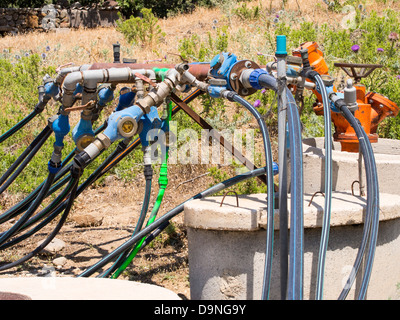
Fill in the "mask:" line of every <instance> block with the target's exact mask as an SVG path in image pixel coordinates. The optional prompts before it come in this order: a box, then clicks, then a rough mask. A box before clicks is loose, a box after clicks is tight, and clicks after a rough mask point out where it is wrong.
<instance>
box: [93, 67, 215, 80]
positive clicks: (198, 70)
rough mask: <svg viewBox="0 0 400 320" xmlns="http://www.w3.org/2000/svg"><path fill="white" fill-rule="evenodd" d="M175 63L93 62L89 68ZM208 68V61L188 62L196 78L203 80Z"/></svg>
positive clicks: (190, 70)
mask: <svg viewBox="0 0 400 320" xmlns="http://www.w3.org/2000/svg"><path fill="white" fill-rule="evenodd" d="M175 66H176V64H170V63H94V64H92V65H91V67H90V68H89V70H96V69H108V68H126V67H128V68H131V69H147V70H148V69H153V68H168V69H173V68H175ZM209 70H210V64H209V63H191V64H190V63H189V72H190V73H191V74H193V75H194V76H195V77H196V79H197V80H200V81H204V80H205V79H206V78H207V76H208V71H209Z"/></svg>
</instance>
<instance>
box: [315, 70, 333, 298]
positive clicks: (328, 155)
mask: <svg viewBox="0 0 400 320" xmlns="http://www.w3.org/2000/svg"><path fill="white" fill-rule="evenodd" d="M315 81H316V82H317V84H318V86H319V88H320V91H321V95H322V102H323V106H324V125H325V186H324V192H325V197H324V199H325V204H324V217H323V222H322V232H321V240H320V248H319V255H318V266H317V285H316V294H315V295H316V299H317V300H321V299H322V298H323V286H324V272H325V261H326V252H327V249H328V241H329V231H330V223H331V222H330V221H331V207H332V130H331V110H330V104H329V98H328V93H327V90H326V87H325V84H324V82H323V80H322V78H321V76H320V75H319V74H318V73H316V75H315Z"/></svg>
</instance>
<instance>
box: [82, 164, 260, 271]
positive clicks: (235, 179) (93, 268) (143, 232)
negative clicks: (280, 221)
mask: <svg viewBox="0 0 400 320" xmlns="http://www.w3.org/2000/svg"><path fill="white" fill-rule="evenodd" d="M266 171H267V169H266V168H258V169H255V170H252V171H249V172H247V173H243V174H240V175H237V176H235V177H233V178H230V179H228V180H225V181H223V182H221V183H218V184H216V185H215V186H213V187H211V188H209V189H207V190H205V191H202V192H200V193H198V194H197V195H195V196H194V197H192V198H190V199H188V200H186V201H185V202H183V203H181V204H180V205H178V206H177V207H175V208H174V209H172V210H170V211H168V212H167V213H166V214H164V215H163V216H162V217H160V218H159V219H157V220H155V221H154V222H153V223H152V224H150V225H149V226H146V227H145V228H144V229H143V230H141V231H140V232H138V233H137V234H136V235H135V236H133V237H132V238H130V239H129V240H127V241H126V242H125V243H123V244H122V245H120V246H119V247H118V248H116V249H115V250H114V251H112V252H111V253H109V254H108V255H107V256H105V257H104V258H103V259H101V260H100V261H98V262H97V263H95V264H94V265H92V266H91V267H89V268H88V269H86V270H85V271H84V272H82V273H81V274H80V275H79V276H78V277H89V276H91V275H92V274H93V273H94V272H96V271H97V270H98V269H100V268H102V267H103V266H105V265H106V264H107V263H109V262H110V261H112V260H113V259H115V258H116V257H118V256H119V255H120V254H121V253H123V252H125V251H126V250H128V249H130V248H133V247H134V246H135V245H136V243H137V242H138V241H140V240H141V239H142V238H143V237H145V236H147V235H148V234H150V233H151V232H152V231H153V230H155V229H157V228H158V227H160V226H161V225H162V224H164V223H165V222H167V221H169V220H170V219H172V218H173V217H175V216H176V215H178V214H179V213H181V212H182V211H183V209H184V205H185V203H187V202H188V201H191V200H194V199H202V198H205V197H208V196H210V195H213V194H215V193H217V192H219V191H221V190H223V189H226V188H229V187H231V186H233V185H235V184H237V183H239V182H241V181H244V180H247V179H250V178H253V177H257V176H259V175H263V174H265V173H266Z"/></svg>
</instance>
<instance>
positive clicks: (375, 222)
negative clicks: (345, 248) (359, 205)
mask: <svg viewBox="0 0 400 320" xmlns="http://www.w3.org/2000/svg"><path fill="white" fill-rule="evenodd" d="M360 125H361V124H360ZM362 134H363V137H364V140H365V141H366V145H367V150H368V153H369V156H370V160H371V170H372V181H373V186H374V191H373V193H374V198H373V199H374V201H373V204H372V210H373V214H372V225H371V235H370V240H369V250H368V253H367V256H366V267H365V270H364V277H363V280H362V282H361V288H360V292H359V295H358V299H361V300H364V299H365V297H366V294H367V289H368V285H369V281H370V278H371V273H372V265H373V262H374V257H375V251H376V244H377V241H378V231H379V182H378V173H377V169H376V163H375V157H374V154H373V150H372V146H371V143H370V141H369V138H368V136H367V134H366V132H365V131H364V130H362Z"/></svg>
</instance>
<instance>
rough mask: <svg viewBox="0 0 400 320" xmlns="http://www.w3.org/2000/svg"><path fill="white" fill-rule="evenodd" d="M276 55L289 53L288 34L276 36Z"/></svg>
mask: <svg viewBox="0 0 400 320" xmlns="http://www.w3.org/2000/svg"><path fill="white" fill-rule="evenodd" d="M275 55H287V50H286V36H276V52H275Z"/></svg>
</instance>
